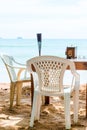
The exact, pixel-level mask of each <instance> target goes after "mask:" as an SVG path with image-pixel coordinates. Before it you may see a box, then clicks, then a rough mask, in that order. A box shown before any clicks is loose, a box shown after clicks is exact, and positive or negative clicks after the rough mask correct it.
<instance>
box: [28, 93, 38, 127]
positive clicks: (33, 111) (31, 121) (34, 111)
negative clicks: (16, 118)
mask: <svg viewBox="0 0 87 130" xmlns="http://www.w3.org/2000/svg"><path fill="white" fill-rule="evenodd" d="M37 99H38V94H37V93H36V92H34V98H33V105H32V111H31V118H30V127H33V124H34V119H35V115H36V112H37V102H38V100H37Z"/></svg>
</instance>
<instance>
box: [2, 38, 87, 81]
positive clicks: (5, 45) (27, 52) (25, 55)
mask: <svg viewBox="0 0 87 130" xmlns="http://www.w3.org/2000/svg"><path fill="white" fill-rule="evenodd" d="M71 46H75V47H77V58H78V57H79V58H83V57H84V58H87V39H42V44H41V55H55V56H60V57H64V58H66V55H65V51H66V47H71ZM0 53H5V54H8V55H12V56H13V57H14V58H15V59H16V60H17V61H19V62H21V63H26V60H28V59H30V58H32V57H34V56H38V55H39V53H38V43H37V40H36V39H22V38H21V39H2V38H1V39H0ZM0 66H1V68H2V69H1V74H0V77H2V78H1V80H0V82H7V81H8V80H9V79H8V76H6V78H5V77H4V78H3V75H4V73H5V69H4V65H3V63H2V61H1V60H0Z"/></svg>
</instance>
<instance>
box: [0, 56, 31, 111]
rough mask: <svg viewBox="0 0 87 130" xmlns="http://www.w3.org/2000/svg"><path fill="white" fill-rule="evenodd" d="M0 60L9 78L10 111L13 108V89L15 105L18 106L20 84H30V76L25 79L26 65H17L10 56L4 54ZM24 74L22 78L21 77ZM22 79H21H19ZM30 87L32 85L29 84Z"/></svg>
mask: <svg viewBox="0 0 87 130" xmlns="http://www.w3.org/2000/svg"><path fill="white" fill-rule="evenodd" d="M1 59H2V61H3V63H4V65H5V67H6V69H7V72H8V75H9V78H10V109H12V106H13V100H14V94H15V88H16V87H17V88H16V89H17V91H16V105H20V98H21V90H22V84H23V83H26V82H30V83H31V82H32V80H31V79H32V75H31V74H30V77H28V78H27V77H26V72H27V71H26V65H24V64H21V63H18V62H17V61H15V60H14V58H13V57H12V56H8V55H6V54H1ZM23 71H25V72H24V73H23ZM23 74H24V76H23ZM21 77H22V78H21ZM31 85H32V83H31Z"/></svg>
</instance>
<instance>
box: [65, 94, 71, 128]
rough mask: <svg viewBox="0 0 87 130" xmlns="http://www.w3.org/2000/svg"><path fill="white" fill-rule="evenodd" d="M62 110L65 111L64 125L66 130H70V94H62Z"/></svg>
mask: <svg viewBox="0 0 87 130" xmlns="http://www.w3.org/2000/svg"><path fill="white" fill-rule="evenodd" d="M64 109H65V125H66V129H70V128H71V118H70V93H65V94H64Z"/></svg>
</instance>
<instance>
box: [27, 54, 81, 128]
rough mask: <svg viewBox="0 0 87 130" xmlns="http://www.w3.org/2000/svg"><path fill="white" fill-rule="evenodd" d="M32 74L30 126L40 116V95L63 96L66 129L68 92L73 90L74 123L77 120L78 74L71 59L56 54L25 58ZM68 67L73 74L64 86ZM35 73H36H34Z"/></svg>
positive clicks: (67, 121)
mask: <svg viewBox="0 0 87 130" xmlns="http://www.w3.org/2000/svg"><path fill="white" fill-rule="evenodd" d="M32 66H33V68H34V71H36V72H32V74H33V76H34V99H33V107H32V112H31V118H30V127H33V125H34V120H39V118H40V108H41V103H42V100H41V99H42V98H41V96H64V110H65V125H66V129H70V128H71V119H70V94H71V92H73V108H74V123H77V121H78V104H79V85H80V82H79V74H78V73H77V72H76V70H75V65H74V63H73V62H72V61H70V60H68V59H64V58H60V57H57V56H39V57H34V58H32V59H30V60H27V69H28V70H29V71H32ZM67 67H69V68H70V71H71V74H72V75H73V78H72V83H71V85H70V86H64V84H63V78H64V73H65V71H66V69H67ZM35 73H36V74H35ZM36 75H37V76H36Z"/></svg>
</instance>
